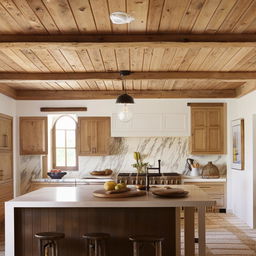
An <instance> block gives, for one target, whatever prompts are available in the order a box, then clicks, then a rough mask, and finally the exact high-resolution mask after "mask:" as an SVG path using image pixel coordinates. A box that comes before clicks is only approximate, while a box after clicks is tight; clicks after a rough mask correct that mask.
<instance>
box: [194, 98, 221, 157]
mask: <svg viewBox="0 0 256 256" xmlns="http://www.w3.org/2000/svg"><path fill="white" fill-rule="evenodd" d="M189 106H190V107H191V145H190V149H191V154H194V155H206V154H225V153H226V142H225V140H226V138H225V134H226V110H225V105H224V104H223V103H190V104H189Z"/></svg>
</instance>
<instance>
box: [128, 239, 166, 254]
mask: <svg viewBox="0 0 256 256" xmlns="http://www.w3.org/2000/svg"><path fill="white" fill-rule="evenodd" d="M129 240H130V241H131V242H132V243H133V256H143V252H142V249H143V247H144V246H145V245H146V244H151V245H153V247H154V251H155V256H162V242H163V241H164V237H157V236H148V235H147V236H142V235H134V236H129Z"/></svg>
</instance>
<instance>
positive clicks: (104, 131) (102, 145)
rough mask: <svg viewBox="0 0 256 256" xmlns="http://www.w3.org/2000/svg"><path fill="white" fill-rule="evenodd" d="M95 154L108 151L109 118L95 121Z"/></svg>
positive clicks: (103, 153) (104, 153) (105, 153)
mask: <svg viewBox="0 0 256 256" xmlns="http://www.w3.org/2000/svg"><path fill="white" fill-rule="evenodd" d="M96 132H97V146H96V150H97V154H102V155H107V154H108V153H109V138H110V122H109V119H105V120H99V121H97V130H96Z"/></svg>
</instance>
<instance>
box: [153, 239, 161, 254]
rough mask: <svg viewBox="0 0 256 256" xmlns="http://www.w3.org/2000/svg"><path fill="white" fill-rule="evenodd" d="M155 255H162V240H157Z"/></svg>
mask: <svg viewBox="0 0 256 256" xmlns="http://www.w3.org/2000/svg"><path fill="white" fill-rule="evenodd" d="M155 256H162V242H161V241H159V242H155Z"/></svg>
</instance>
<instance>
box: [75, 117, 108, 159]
mask: <svg viewBox="0 0 256 256" xmlns="http://www.w3.org/2000/svg"><path fill="white" fill-rule="evenodd" d="M109 140H110V118H109V117H79V118H78V143H77V145H78V154H79V155H80V156H103V155H108V154H109Z"/></svg>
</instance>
